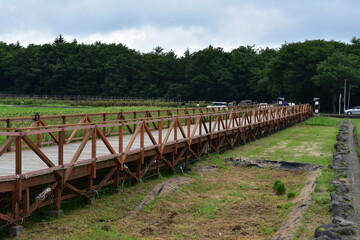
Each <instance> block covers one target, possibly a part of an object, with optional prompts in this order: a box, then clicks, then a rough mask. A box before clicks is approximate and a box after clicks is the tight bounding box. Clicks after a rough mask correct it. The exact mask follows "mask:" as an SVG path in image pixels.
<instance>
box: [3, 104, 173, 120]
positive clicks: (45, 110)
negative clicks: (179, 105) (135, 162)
mask: <svg viewBox="0 0 360 240" xmlns="http://www.w3.org/2000/svg"><path fill="white" fill-rule="evenodd" d="M157 109H159V107H147V106H138V107H38V106H37V107H17V106H0V118H10V117H27V116H34V114H35V113H39V114H40V115H65V114H81V113H102V112H121V111H124V112H126V111H147V110H157ZM164 109H168V108H164Z"/></svg>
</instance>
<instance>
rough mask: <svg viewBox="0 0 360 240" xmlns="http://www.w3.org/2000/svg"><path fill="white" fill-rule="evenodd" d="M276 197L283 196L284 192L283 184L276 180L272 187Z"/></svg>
mask: <svg viewBox="0 0 360 240" xmlns="http://www.w3.org/2000/svg"><path fill="white" fill-rule="evenodd" d="M273 189H274V191H275V193H276V194H277V195H283V194H285V192H286V187H285V184H284V183H283V182H282V181H281V180H276V181H275V182H274V187H273Z"/></svg>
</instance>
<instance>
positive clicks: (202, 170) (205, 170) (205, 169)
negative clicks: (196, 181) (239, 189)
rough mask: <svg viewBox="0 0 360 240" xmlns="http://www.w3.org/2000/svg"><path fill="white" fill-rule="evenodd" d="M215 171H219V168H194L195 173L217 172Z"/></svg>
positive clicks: (207, 166) (209, 166)
mask: <svg viewBox="0 0 360 240" xmlns="http://www.w3.org/2000/svg"><path fill="white" fill-rule="evenodd" d="M217 170H219V168H218V167H216V166H213V165H205V166H200V167H197V168H195V171H196V172H197V173H204V172H208V171H217Z"/></svg>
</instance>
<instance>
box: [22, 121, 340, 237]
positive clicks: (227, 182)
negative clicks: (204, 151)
mask: <svg viewBox="0 0 360 240" xmlns="http://www.w3.org/2000/svg"><path fill="white" fill-rule="evenodd" d="M337 124H338V120H337V119H331V118H325V119H323V120H321V119H314V118H312V119H310V120H308V121H306V122H305V123H300V124H297V125H295V126H294V127H291V128H289V129H286V130H283V131H280V132H278V133H275V134H273V135H270V136H267V137H264V138H262V139H259V140H257V141H254V142H251V143H249V144H246V145H243V146H240V147H237V148H235V149H233V150H229V151H227V152H226V153H224V154H211V155H210V156H208V157H207V158H203V160H202V161H200V162H198V163H196V164H197V166H199V165H214V166H217V167H218V168H219V170H218V171H217V172H208V173H205V174H204V175H202V176H200V175H199V174H197V173H195V172H194V171H193V172H191V173H190V174H186V176H187V177H191V178H194V179H196V181H195V182H194V183H192V184H190V185H188V186H185V187H183V188H182V189H181V190H180V191H179V192H176V193H173V194H170V195H168V196H164V197H157V198H155V201H154V202H152V203H151V204H150V205H148V206H147V207H145V208H144V209H143V210H141V211H140V212H138V213H137V214H136V215H134V216H132V217H128V218H126V219H125V218H123V216H124V215H125V214H126V213H128V212H129V210H131V209H133V208H134V207H135V206H137V205H138V204H139V203H140V201H141V200H142V199H143V197H144V196H145V195H146V194H147V193H148V192H150V191H151V189H152V188H153V187H154V186H155V185H156V184H157V183H159V182H161V181H163V180H164V179H167V178H171V177H170V176H166V175H163V177H162V178H158V179H153V180H147V181H145V182H143V183H140V184H135V185H127V183H125V185H124V186H123V187H122V188H121V189H120V192H119V193H117V194H112V195H107V194H103V193H102V192H100V199H98V200H97V201H96V203H95V204H93V205H91V206H86V207H80V208H76V209H75V210H73V209H74V206H73V205H74V203H75V200H71V201H70V200H69V201H68V202H65V203H64V206H63V208H64V210H65V216H64V217H61V218H59V219H49V218H48V217H45V216H42V215H37V216H36V218H34V219H38V220H37V222H35V223H31V222H29V221H28V222H25V224H24V226H25V227H26V229H27V230H26V232H25V233H24V234H22V235H20V236H19V237H17V239H21V240H22V239H49V240H50V239H129V240H130V239H131V240H135V239H268V238H269V237H270V236H271V235H272V234H273V233H274V232H276V230H277V229H278V228H279V227H280V226H281V223H282V222H284V220H285V219H286V216H287V214H288V213H289V211H290V208H291V206H292V201H291V199H288V198H287V194H288V193H289V192H293V193H295V195H296V194H297V193H298V192H299V191H300V190H301V187H302V185H303V184H304V174H305V173H297V174H295V173H294V172H289V171H283V170H269V169H257V168H236V167H233V166H225V164H224V159H225V158H228V157H243V158H254V159H268V160H284V161H296V162H306V163H313V164H319V165H322V166H324V168H323V171H322V175H321V177H319V178H318V179H317V186H316V189H315V192H314V193H313V194H312V203H311V205H310V207H309V208H308V211H307V212H306V214H305V215H304V216H303V218H302V220H301V222H302V225H301V227H300V228H299V229H298V231H297V234H296V239H312V238H313V234H314V230H315V228H316V227H318V226H320V225H321V224H323V223H327V222H330V221H331V214H330V212H329V204H328V203H329V200H330V196H329V192H330V191H332V190H333V188H332V186H331V185H330V179H331V178H332V175H333V173H332V171H331V170H329V169H328V168H327V167H326V166H327V165H328V164H329V163H330V162H331V161H332V152H333V151H334V150H333V144H334V143H335V136H336V134H337V132H338V128H337V127H336V125H337ZM193 168H195V167H193ZM276 180H281V181H283V182H284V183H285V186H286V188H287V193H286V194H285V195H276V194H275V193H274V191H273V189H272V186H273V183H274V181H276ZM39 219H41V220H40V222H39ZM104 226H107V227H106V229H107V230H104V228H103V229H102V227H104Z"/></svg>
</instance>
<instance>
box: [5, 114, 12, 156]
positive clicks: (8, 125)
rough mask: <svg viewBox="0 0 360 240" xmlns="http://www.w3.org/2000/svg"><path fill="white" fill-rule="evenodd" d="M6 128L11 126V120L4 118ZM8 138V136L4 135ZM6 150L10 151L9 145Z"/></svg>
mask: <svg viewBox="0 0 360 240" xmlns="http://www.w3.org/2000/svg"><path fill="white" fill-rule="evenodd" d="M6 128H11V120H10V119H6ZM7 132H10V130H7ZM6 138H7V139H9V136H7V137H6ZM6 151H7V152H11V145H10V146H9V147H8V148H7V149H6Z"/></svg>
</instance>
